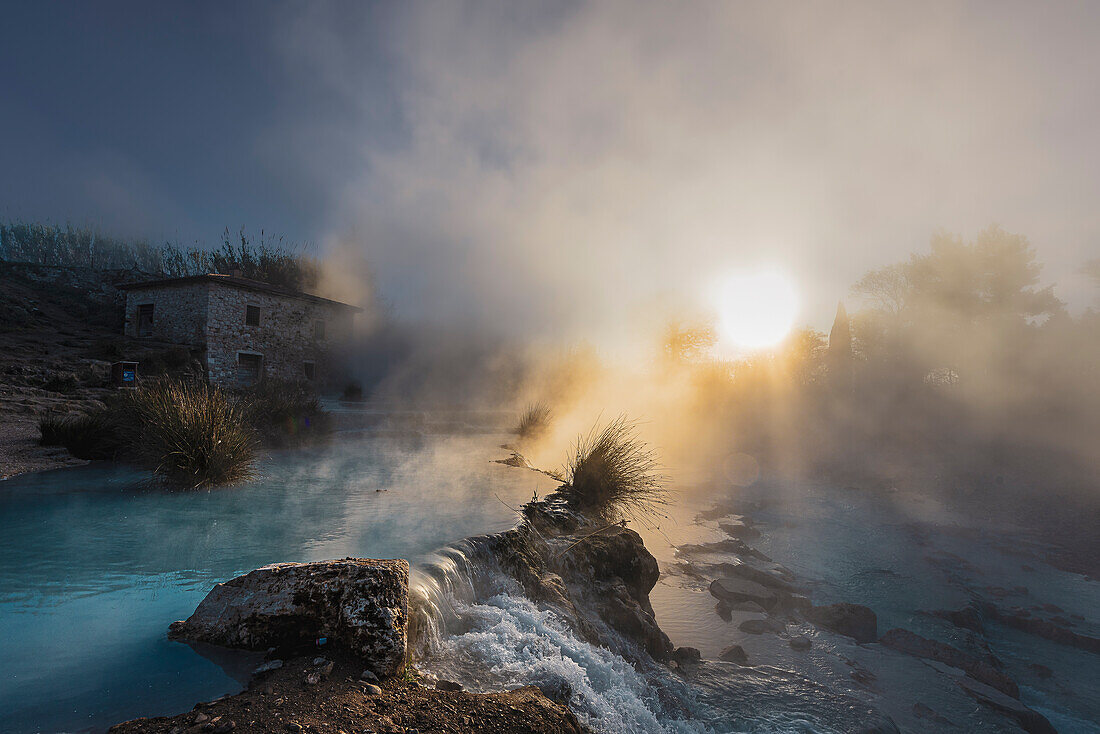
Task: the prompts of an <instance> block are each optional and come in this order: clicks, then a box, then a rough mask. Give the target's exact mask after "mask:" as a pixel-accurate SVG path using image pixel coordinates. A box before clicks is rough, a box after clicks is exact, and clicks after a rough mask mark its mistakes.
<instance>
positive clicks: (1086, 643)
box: [993, 609, 1100, 655]
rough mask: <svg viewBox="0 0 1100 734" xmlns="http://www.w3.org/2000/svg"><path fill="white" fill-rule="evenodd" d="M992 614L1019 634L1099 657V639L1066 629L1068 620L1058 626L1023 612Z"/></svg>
mask: <svg viewBox="0 0 1100 734" xmlns="http://www.w3.org/2000/svg"><path fill="white" fill-rule="evenodd" d="M993 614H994V616H995V618H996V619H997V621H999V622H1001V623H1002V624H1005V625H1007V626H1009V627H1014V628H1016V629H1018V630H1020V631H1021V632H1027V633H1028V634H1032V635H1035V636H1037V637H1043V638H1046V639H1048V640H1050V641H1051V642H1057V643H1058V644H1060V645H1066V646H1067V647H1074V648H1077V649H1078V650H1084V651H1086V652H1091V653H1094V654H1097V655H1100V638H1097V637H1089V636H1088V635H1083V634H1081V633H1080V632H1074V631H1073V630H1071V629H1067V626H1066V625H1067V624H1071V623H1070V622H1069V621H1068V620H1061V622H1062V623H1063V624H1060V623H1059V622H1058V621H1056V620H1053V619H1051V620H1048V619H1040V618H1037V617H1032V616H1031V615H1030V614H1029V613H1027V612H1026V611H1024V610H1005V609H994V610H993Z"/></svg>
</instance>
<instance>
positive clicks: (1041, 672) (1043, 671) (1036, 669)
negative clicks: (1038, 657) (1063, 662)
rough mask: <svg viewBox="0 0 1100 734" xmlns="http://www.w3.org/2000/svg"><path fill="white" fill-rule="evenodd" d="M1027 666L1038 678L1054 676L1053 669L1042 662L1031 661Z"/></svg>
mask: <svg viewBox="0 0 1100 734" xmlns="http://www.w3.org/2000/svg"><path fill="white" fill-rule="evenodd" d="M1027 667H1029V668H1031V671H1032V672H1033V673H1035V675H1037V676H1038V677H1040V678H1051V677H1053V676H1054V671H1053V670H1051V669H1050V668H1048V667H1047V666H1045V665H1043V664H1042V663H1031V664H1030V665H1028V666H1027Z"/></svg>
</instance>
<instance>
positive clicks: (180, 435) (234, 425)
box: [112, 381, 256, 488]
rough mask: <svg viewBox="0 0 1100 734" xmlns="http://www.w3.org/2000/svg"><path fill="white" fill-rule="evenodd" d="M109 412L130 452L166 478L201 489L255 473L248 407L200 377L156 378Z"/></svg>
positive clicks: (252, 436) (237, 479)
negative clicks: (185, 379)
mask: <svg viewBox="0 0 1100 734" xmlns="http://www.w3.org/2000/svg"><path fill="white" fill-rule="evenodd" d="M112 413H113V414H114V416H115V417H116V418H117V420H118V421H119V422H120V423H124V424H125V428H120V429H119V434H120V435H122V436H124V437H125V439H124V440H125V444H126V448H127V452H128V454H129V455H130V456H131V457H132V458H134V459H136V460H137V461H139V462H141V463H143V464H145V465H147V466H149V467H150V468H151V469H152V470H153V472H154V473H155V474H158V475H160V476H162V477H164V478H165V479H167V480H168V481H169V482H171V483H173V484H177V485H180V486H185V487H190V488H199V487H204V486H210V485H216V484H230V483H233V482H239V481H244V480H246V479H249V478H251V477H252V476H253V472H254V469H253V464H254V461H255V456H256V436H255V432H254V431H253V430H252V428H251V426H250V425H249V423H248V420H247V416H246V406H245V405H243V404H242V403H241V402H240V401H239V400H234V399H233V398H231V397H230V396H229V395H227V394H225V393H223V392H222V391H220V390H218V389H217V388H215V387H211V386H209V385H206V384H204V383H201V382H168V381H164V382H157V383H153V384H152V385H149V386H147V387H142V388H141V389H138V390H134V391H133V392H130V393H128V394H126V395H124V396H123V397H122V399H121V400H120V401H119V403H118V405H117V406H116V407H115V408H113V410H112Z"/></svg>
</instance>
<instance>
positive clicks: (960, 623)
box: [932, 604, 985, 633]
mask: <svg viewBox="0 0 1100 734" xmlns="http://www.w3.org/2000/svg"><path fill="white" fill-rule="evenodd" d="M932 615H933V616H935V617H939V618H940V619H946V620H947V621H948V622H950V623H951V624H953V625H955V626H956V627H961V628H963V629H968V630H970V631H971V632H979V633H980V632H981V631H982V618H983V617H984V616H985V615H984V614H983V613H982V610H981V609H979V608H978V607H977V606H976V605H974V604H967V605H966V606H965V607H963V608H962V609H959V610H957V611H951V610H946V609H940V610H937V611H934V612H932Z"/></svg>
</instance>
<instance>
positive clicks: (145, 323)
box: [137, 303, 153, 336]
mask: <svg viewBox="0 0 1100 734" xmlns="http://www.w3.org/2000/svg"><path fill="white" fill-rule="evenodd" d="M137 335H138V336H152V335H153V304H151V303H143V304H141V305H140V306H138V310H137Z"/></svg>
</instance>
